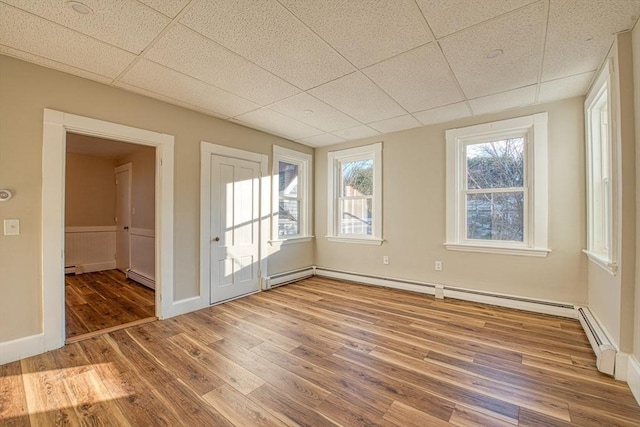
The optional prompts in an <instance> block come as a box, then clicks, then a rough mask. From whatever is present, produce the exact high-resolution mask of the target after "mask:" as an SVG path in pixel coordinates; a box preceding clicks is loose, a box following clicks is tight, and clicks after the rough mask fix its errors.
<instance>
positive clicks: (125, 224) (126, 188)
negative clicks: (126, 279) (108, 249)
mask: <svg viewBox="0 0 640 427" xmlns="http://www.w3.org/2000/svg"><path fill="white" fill-rule="evenodd" d="M130 226H131V163H127V164H126V165H122V166H118V167H117V168H116V268H117V269H118V270H121V271H123V272H126V271H127V269H128V268H129V227H130Z"/></svg>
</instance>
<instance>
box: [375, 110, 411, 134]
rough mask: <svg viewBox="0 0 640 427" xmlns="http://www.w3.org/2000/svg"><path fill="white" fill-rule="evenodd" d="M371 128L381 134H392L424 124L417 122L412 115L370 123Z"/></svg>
mask: <svg viewBox="0 0 640 427" xmlns="http://www.w3.org/2000/svg"><path fill="white" fill-rule="evenodd" d="M368 126H369V127H372V128H374V129H375V130H377V131H378V132H380V133H391V132H397V131H399V130H405V129H411V128H415V127H418V126H422V124H421V123H420V122H419V121H417V120H416V119H415V118H414V117H413V116H412V115H410V114H405V115H404V116H400V117H393V118H391V119H385V120H381V121H379V122H374V123H369V124H368Z"/></svg>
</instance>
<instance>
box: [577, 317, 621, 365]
mask: <svg viewBox="0 0 640 427" xmlns="http://www.w3.org/2000/svg"><path fill="white" fill-rule="evenodd" d="M576 308H577V311H578V320H580V324H581V325H582V329H584V331H585V333H586V334H587V338H588V339H589V343H590V344H591V347H592V348H593V352H594V353H595V354H596V366H597V367H598V370H599V371H600V372H602V373H605V374H609V375H613V374H614V372H615V364H616V353H617V351H616V348H615V347H614V346H613V344H611V341H609V339H608V338H607V335H606V334H605V333H604V331H603V330H602V328H601V327H600V326H599V325H598V322H597V321H596V319H595V317H594V316H593V314H592V313H591V310H589V307H576Z"/></svg>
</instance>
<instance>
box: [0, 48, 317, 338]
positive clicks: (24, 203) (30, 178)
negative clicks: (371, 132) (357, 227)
mask: <svg viewBox="0 0 640 427" xmlns="http://www.w3.org/2000/svg"><path fill="white" fill-rule="evenodd" d="M0 94H1V96H0V187H3V188H4V187H7V188H10V189H13V190H14V191H15V197H14V199H13V200H11V201H10V202H7V203H2V204H0V220H1V219H4V218H20V220H21V223H20V225H21V229H22V230H21V231H22V233H21V235H20V236H2V235H0V253H1V254H2V256H0V342H4V341H9V340H13V339H17V338H21V337H25V336H29V335H32V334H37V333H40V332H41V329H42V308H41V305H42V301H41V294H42V289H41V277H40V270H41V261H40V256H41V231H40V230H41V221H42V215H41V209H42V203H41V200H42V182H41V181H42V117H43V109H44V108H51V109H55V110H60V111H64V112H68V113H72V114H78V115H82V116H88V117H92V118H96V119H100V120H106V121H110V122H115V123H120V124H124V125H128V126H135V127H139V128H143V129H149V130H152V131H156V132H161V133H166V134H170V135H174V136H175V182H174V185H175V198H174V200H175V211H174V218H175V224H174V230H175V255H174V259H173V264H174V275H175V277H174V282H175V289H174V298H175V299H176V300H180V299H184V298H188V297H192V296H195V295H197V293H198V289H199V283H198V277H199V268H200V266H199V239H200V236H199V223H200V221H199V213H200V210H199V209H200V201H199V194H200V190H199V188H200V168H199V164H200V141H201V140H205V141H209V142H212V143H216V144H221V145H227V146H233V147H236V148H239V149H243V150H248V151H253V152H256V153H263V154H268V155H269V157H270V158H271V151H272V145H273V144H278V145H281V146H285V147H288V148H291V149H297V150H299V151H303V152H306V153H312V152H313V149H311V148H309V147H305V146H302V145H299V144H296V143H293V142H291V141H288V140H285V139H282V138H278V137H276V136H272V135H268V134H265V133H263V132H259V131H255V130H252V129H248V128H245V127H242V126H239V125H236V124H233V123H230V122H227V121H223V120H219V119H215V118H212V117H210V116H206V115H204V114H200V113H196V112H193V111H190V110H187V109H184V108H180V107H176V106H172V105H169V104H166V103H163V102H160V101H156V100H153V99H150V98H146V97H144V96H140V95H136V94H133V93H129V92H126V91H123V90H120V89H117V88H114V87H110V86H107V85H103V84H99V83H96V82H92V81H89V80H85V79H82V78H79V77H74V76H71V75H68V74H65V73H61V72H57V71H52V70H49V69H46V68H43V67H39V66H36V65H32V64H28V63H26V62H23V61H20V60H17V59H13V58H9V57H6V56H0ZM312 264H313V243H304V244H296V245H288V246H282V247H281V248H277V250H275V249H274V250H273V253H271V254H270V260H269V274H273V273H276V272H279V271H283V270H289V269H295V268H300V267H304V266H309V265H312Z"/></svg>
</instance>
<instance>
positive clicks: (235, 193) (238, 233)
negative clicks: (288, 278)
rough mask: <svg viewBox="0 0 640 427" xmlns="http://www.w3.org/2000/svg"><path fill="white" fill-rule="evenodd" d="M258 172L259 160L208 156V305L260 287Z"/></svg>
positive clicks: (248, 292) (245, 293)
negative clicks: (209, 175) (209, 166)
mask: <svg viewBox="0 0 640 427" xmlns="http://www.w3.org/2000/svg"><path fill="white" fill-rule="evenodd" d="M259 174H260V164H259V163H256V162H253V161H249V160H242V159H237V158H232V157H225V156H218V155H211V234H210V236H209V241H210V242H211V247H210V249H209V253H210V259H209V264H210V265H211V281H210V284H209V285H210V288H211V296H210V301H209V302H210V303H211V304H215V303H218V302H221V301H225V300H228V299H232V298H237V297H239V296H242V295H247V294H250V293H252V292H256V291H258V290H259V289H260V276H259V274H258V270H259V268H258V266H259V263H258V257H259V243H260V233H259V231H260V213H259V207H260V205H259V195H260V183H259Z"/></svg>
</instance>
